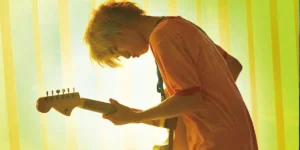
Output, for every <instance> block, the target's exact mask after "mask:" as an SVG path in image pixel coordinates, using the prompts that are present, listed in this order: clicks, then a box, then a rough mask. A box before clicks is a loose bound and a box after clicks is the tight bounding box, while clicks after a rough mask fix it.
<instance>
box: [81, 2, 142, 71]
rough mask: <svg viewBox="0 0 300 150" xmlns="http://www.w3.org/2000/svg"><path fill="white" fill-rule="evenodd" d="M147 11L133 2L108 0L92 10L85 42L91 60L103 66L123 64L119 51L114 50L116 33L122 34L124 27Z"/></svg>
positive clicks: (115, 66) (112, 66)
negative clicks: (112, 0)
mask: <svg viewBox="0 0 300 150" xmlns="http://www.w3.org/2000/svg"><path fill="white" fill-rule="evenodd" d="M144 14H145V11H144V10H142V9H140V8H139V7H138V6H137V5H136V4H135V3H133V2H111V1H109V2H106V3H103V4H101V5H99V7H98V8H97V9H95V10H93V12H92V17H91V19H90V20H89V22H88V24H87V27H86V30H85V33H84V38H83V40H84V42H85V43H86V44H87V46H88V48H89V54H90V58H91V60H93V61H94V62H97V63H98V64H99V65H100V66H101V67H105V66H109V67H111V68H117V67H120V66H122V64H121V62H120V59H119V58H118V55H119V54H118V53H117V52H114V50H115V46H114V44H113V37H114V35H117V34H120V33H121V32H120V30H121V29H122V27H124V26H127V25H131V24H134V23H135V21H137V19H138V18H139V17H140V16H141V15H144Z"/></svg>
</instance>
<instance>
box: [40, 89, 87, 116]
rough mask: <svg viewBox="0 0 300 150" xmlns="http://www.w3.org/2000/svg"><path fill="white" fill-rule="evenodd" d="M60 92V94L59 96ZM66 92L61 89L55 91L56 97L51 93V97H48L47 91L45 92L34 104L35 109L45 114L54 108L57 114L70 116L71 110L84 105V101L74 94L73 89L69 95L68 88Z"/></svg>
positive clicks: (76, 93)
mask: <svg viewBox="0 0 300 150" xmlns="http://www.w3.org/2000/svg"><path fill="white" fill-rule="evenodd" d="M60 92H62V94H60ZM65 92H66V90H65V89H62V91H60V90H56V95H54V92H53V91H51V93H52V95H50V96H49V93H48V91H47V92H46V96H45V97H40V98H39V99H38V100H37V102H36V108H37V110H38V111H39V112H41V113H47V112H49V110H50V109H51V108H54V109H55V110H57V111H58V112H60V113H62V114H64V115H66V116H70V115H71V112H72V110H73V109H74V108H75V107H77V106H82V105H83V104H84V100H83V99H81V98H80V95H79V93H78V92H75V88H73V92H71V93H70V90H69V88H68V89H67V93H65Z"/></svg>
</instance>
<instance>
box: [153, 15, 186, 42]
mask: <svg viewBox="0 0 300 150" xmlns="http://www.w3.org/2000/svg"><path fill="white" fill-rule="evenodd" d="M184 28H185V25H184V19H183V18H181V17H180V16H176V17H167V18H166V19H165V20H163V21H162V22H160V23H159V24H158V25H157V26H156V27H155V28H154V30H153V31H152V33H151V35H150V39H149V40H150V44H151V45H152V46H157V45H159V44H160V43H161V42H163V41H165V40H167V39H168V38H172V37H174V36H175V35H177V34H179V33H181V32H182V31H183V30H184Z"/></svg>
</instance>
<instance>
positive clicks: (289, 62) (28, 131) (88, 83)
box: [0, 0, 299, 150]
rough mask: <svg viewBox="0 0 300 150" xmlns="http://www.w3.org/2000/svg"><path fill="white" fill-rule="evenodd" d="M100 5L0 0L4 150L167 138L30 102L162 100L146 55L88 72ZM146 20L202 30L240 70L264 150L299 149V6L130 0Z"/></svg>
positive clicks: (144, 149) (275, 1) (142, 149)
mask: <svg viewBox="0 0 300 150" xmlns="http://www.w3.org/2000/svg"><path fill="white" fill-rule="evenodd" d="M104 1H105V0H72V1H71V0H69V1H68V0H56V1H52V0H40V1H38V0H22V1H21V0H1V1H0V14H1V22H0V149H1V150H96V149H97V150H100V149H101V150H113V149H117V150H132V149H138V150H151V148H152V146H153V145H154V144H155V143H159V142H162V141H164V140H165V139H166V137H167V131H166V130H164V129H159V128H155V127H150V126H147V125H125V126H117V127H116V126H113V124H111V123H110V122H108V121H105V120H103V119H102V118H101V114H97V113H92V112H88V111H84V110H80V109H75V110H74V111H73V113H72V115H71V117H65V116H63V115H61V114H59V113H58V112H56V111H53V110H51V111H50V112H49V113H47V114H40V113H39V112H38V111H37V110H36V108H35V103H36V100H37V98H38V97H40V96H45V94H46V93H45V92H46V91H51V90H56V89H62V88H72V87H75V88H76V91H78V92H80V94H81V96H82V97H87V98H92V99H98V100H101V101H106V102H108V98H110V97H112V98H115V99H117V100H118V101H120V102H121V103H123V104H126V105H128V106H132V107H135V108H140V109H147V108H149V107H151V106H153V105H155V104H158V103H159V101H160V97H159V94H157V93H156V82H157V78H156V70H155V69H156V68H155V63H154V59H153V57H152V56H151V52H149V53H147V54H146V55H145V56H142V57H141V58H140V59H138V60H126V61H124V65H125V67H124V68H121V69H108V68H105V69H102V68H100V67H98V66H94V65H92V63H91V62H90V60H89V56H88V51H87V48H86V47H85V45H84V44H83V42H82V36H83V32H84V29H85V26H86V23H87V21H88V19H89V17H90V15H91V10H92V8H94V7H96V6H97V5H98V4H100V3H102V2H104ZM135 2H136V3H137V4H138V5H139V6H141V7H142V8H143V9H145V10H146V11H147V13H148V14H150V15H159V16H167V15H180V16H182V17H184V18H186V19H189V20H190V21H192V22H194V23H196V24H198V25H199V26H201V27H202V28H203V29H204V30H205V31H206V32H207V33H208V34H209V35H210V36H211V38H212V39H213V40H214V41H215V43H217V44H220V45H221V46H222V47H224V48H225V49H226V50H227V51H228V52H229V53H230V54H232V55H233V56H235V57H237V58H238V59H239V60H240V61H241V63H242V64H243V72H242V73H241V76H240V78H239V79H238V81H237V85H238V87H239V89H240V91H241V93H242V95H243V97H244V100H245V102H246V104H247V107H248V109H249V111H250V113H251V116H252V118H253V121H254V125H255V129H256V134H257V138H258V142H259V147H260V149H261V150H295V149H298V147H299V144H298V140H299V139H298V136H299V128H298V126H299V96H298V94H299V90H298V85H299V78H298V77H299V75H298V73H299V70H298V67H299V65H298V56H299V53H298V43H299V42H298V41H299V38H298V36H299V28H298V12H299V8H298V6H299V3H298V1H297V0H135Z"/></svg>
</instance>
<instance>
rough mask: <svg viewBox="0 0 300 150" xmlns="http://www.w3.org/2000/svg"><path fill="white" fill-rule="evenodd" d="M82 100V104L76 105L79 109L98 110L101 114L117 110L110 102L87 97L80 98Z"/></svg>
mask: <svg viewBox="0 0 300 150" xmlns="http://www.w3.org/2000/svg"><path fill="white" fill-rule="evenodd" d="M81 99H83V100H84V104H83V105H82V106H78V107H79V108H81V109H85V110H89V111H93V112H98V113H102V114H113V113H115V112H116V111H117V109H116V108H115V107H114V106H113V105H112V104H110V103H106V102H101V101H96V100H92V99H87V98H81Z"/></svg>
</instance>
